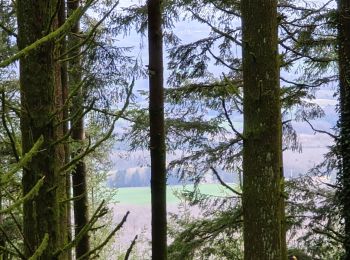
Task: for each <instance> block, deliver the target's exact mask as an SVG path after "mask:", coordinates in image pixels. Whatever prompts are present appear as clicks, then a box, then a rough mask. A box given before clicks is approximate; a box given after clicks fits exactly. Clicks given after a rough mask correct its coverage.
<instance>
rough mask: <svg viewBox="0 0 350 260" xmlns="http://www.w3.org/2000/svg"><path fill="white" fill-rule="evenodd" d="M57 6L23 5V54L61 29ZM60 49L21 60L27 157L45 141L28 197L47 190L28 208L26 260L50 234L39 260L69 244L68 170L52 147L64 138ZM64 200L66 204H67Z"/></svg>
mask: <svg viewBox="0 0 350 260" xmlns="http://www.w3.org/2000/svg"><path fill="white" fill-rule="evenodd" d="M57 6H58V5H57V1H54V0H51V1H47V0H18V1H17V21H18V47H19V49H23V48H24V47H26V46H28V45H30V44H31V43H33V42H35V41H36V40H38V39H40V38H42V37H43V36H45V35H47V34H48V33H50V32H52V31H54V30H55V29H56V28H57V25H58V20H57V12H56V11H57V10H56V9H57ZM57 50H58V47H57V45H56V44H55V42H54V41H50V42H47V43H45V44H43V45H41V46H39V47H37V48H36V49H35V50H33V51H32V52H30V53H29V54H28V55H26V56H24V57H22V58H21V59H20V89H21V111H22V113H21V133H22V150H23V153H26V152H28V151H29V150H30V149H31V148H32V146H33V145H34V143H35V142H36V141H37V140H38V139H39V138H40V137H41V136H42V137H43V138H44V143H43V145H42V147H41V150H40V151H39V152H38V153H37V154H36V155H34V157H33V158H32V160H31V161H30V162H29V163H28V165H27V166H26V167H25V168H24V169H23V178H22V186H23V193H24V194H26V193H28V192H29V191H30V190H31V189H32V188H33V187H34V185H35V184H36V183H37V182H38V180H39V179H41V178H43V177H44V184H43V186H42V187H41V188H40V189H39V192H38V196H36V197H34V198H33V199H32V200H28V201H25V202H24V205H23V233H24V240H25V242H24V243H25V244H28V245H29V246H30V249H29V248H27V247H25V255H26V257H29V256H31V254H32V253H33V252H34V251H35V250H36V249H37V248H38V246H39V245H40V244H41V242H42V240H43V238H44V236H45V234H48V235H49V240H48V245H47V247H46V249H45V250H44V251H43V253H42V255H41V256H40V259H52V258H51V256H52V253H53V252H54V251H55V250H57V249H58V248H60V247H62V246H63V244H64V243H65V241H66V237H65V236H66V229H63V225H61V223H62V221H65V220H64V219H61V218H60V217H61V212H62V211H61V208H60V206H61V205H60V203H59V199H61V198H62V195H64V194H63V193H62V191H63V190H65V187H62V183H63V180H62V179H63V177H62V176H61V175H60V173H59V169H60V168H61V166H62V164H63V158H62V155H63V153H62V145H61V144H59V145H53V143H55V142H56V141H57V140H59V139H60V138H61V137H62V131H61V129H59V128H58V127H56V126H57V125H58V122H59V121H60V120H62V117H61V113H57V111H58V110H59V109H60V108H61V107H60V106H61V104H62V97H60V96H58V95H60V92H61V90H60V89H59V88H61V79H60V70H59V69H58V68H59V66H58V64H57V62H56V61H55V60H56V57H55V55H56V54H57ZM63 199H64V198H63Z"/></svg>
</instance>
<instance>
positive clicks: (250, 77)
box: [242, 0, 287, 260]
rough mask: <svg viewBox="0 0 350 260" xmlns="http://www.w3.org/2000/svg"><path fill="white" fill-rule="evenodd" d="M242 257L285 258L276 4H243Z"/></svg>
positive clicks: (250, 0)
mask: <svg viewBox="0 0 350 260" xmlns="http://www.w3.org/2000/svg"><path fill="white" fill-rule="evenodd" d="M242 26H243V27H242V28H243V81H244V101H243V105H244V141H243V174H244V175H243V216H244V259H246V260H256V259H259V260H273V259H276V260H277V259H278V260H281V259H286V258H287V256H286V255H282V250H283V245H282V241H281V240H282V239H281V238H282V221H283V219H282V215H283V214H282V210H281V207H282V205H283V204H282V201H281V200H282V199H283V197H282V187H283V182H282V178H281V176H282V167H281V166H282V161H281V158H282V155H281V153H282V140H281V139H282V138H281V136H282V135H281V124H282V123H281V112H280V109H281V108H280V87H279V65H278V45H277V1H276V0H242Z"/></svg>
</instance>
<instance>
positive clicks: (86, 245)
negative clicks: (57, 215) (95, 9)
mask: <svg viewBox="0 0 350 260" xmlns="http://www.w3.org/2000/svg"><path fill="white" fill-rule="evenodd" d="M78 7H79V0H70V1H68V12H69V13H72V12H74V11H75V10H76V9H77V8H78ZM79 33H80V22H79V21H78V22H77V23H76V24H75V26H74V27H73V28H72V30H71V34H70V37H69V44H68V45H69V48H72V47H73V46H77V45H78V44H79V43H80V38H79V36H77V35H78V34H79ZM79 53H80V48H79V47H78V48H75V49H74V50H73V51H71V52H70V56H71V57H74V58H72V59H70V61H69V75H68V76H69V85H70V89H71V90H72V89H75V88H76V87H77V86H79V85H80V84H81V81H82V72H81V61H80V56H79ZM83 105H84V100H83V90H82V87H81V86H80V87H79V89H78V91H77V92H76V95H74V97H73V101H72V108H71V115H77V117H76V118H75V119H73V120H72V122H71V127H72V139H73V140H75V141H76V142H77V143H82V142H83V141H84V139H85V130H84V116H83V110H84V109H83ZM73 156H74V155H73ZM86 175H87V171H86V165H85V162H84V159H82V160H80V161H79V162H78V163H77V165H76V166H75V169H74V171H73V176H72V181H73V197H74V198H75V199H74V203H73V205H74V225H75V235H77V234H78V233H79V232H80V231H81V229H82V228H83V227H84V226H85V225H86V224H88V222H89V207H88V193H87V181H86V179H87V176H86ZM89 251H90V242H89V234H88V233H86V234H85V235H84V236H83V237H82V239H81V240H80V241H79V242H78V244H77V246H76V248H75V252H76V257H77V258H79V257H80V256H82V255H84V254H85V253H87V252H89Z"/></svg>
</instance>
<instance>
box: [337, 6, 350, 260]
mask: <svg viewBox="0 0 350 260" xmlns="http://www.w3.org/2000/svg"><path fill="white" fill-rule="evenodd" d="M338 10H339V24H338V41H339V42H338V48H339V50H338V51H339V93H340V97H339V98H340V119H339V127H340V138H339V140H338V147H339V156H340V169H339V171H340V172H339V176H338V180H339V183H340V186H341V188H340V190H339V198H340V201H341V204H342V214H343V218H344V224H345V239H344V248H345V252H346V256H345V258H344V259H350V142H349V140H350V0H339V1H338Z"/></svg>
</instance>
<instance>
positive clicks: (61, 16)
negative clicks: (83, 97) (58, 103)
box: [58, 0, 72, 260]
mask: <svg viewBox="0 0 350 260" xmlns="http://www.w3.org/2000/svg"><path fill="white" fill-rule="evenodd" d="M60 1H61V2H60V6H59V10H58V24H59V26H61V25H62V24H64V23H65V21H66V17H67V14H66V7H67V5H66V1H65V0H60ZM66 51H67V37H66V36H65V37H64V39H63V40H62V41H61V49H60V53H61V55H63V54H64V53H66ZM65 58H66V56H64V57H61V59H63V60H64V59H65ZM60 66H61V85H62V87H61V89H62V90H61V92H62V104H65V103H66V102H67V99H68V74H67V72H68V70H67V62H66V61H63V62H60ZM62 117H63V121H64V123H63V124H62V133H63V135H67V134H68V132H69V127H68V117H69V115H68V106H65V107H64V108H63V111H62ZM69 160H70V152H69V144H68V142H65V143H64V163H65V164H67V163H68V162H69ZM65 179H66V180H65V181H66V183H65V186H66V198H67V202H65V205H63V206H64V207H63V209H64V210H65V211H64V212H62V213H63V214H64V215H63V216H62V217H64V218H65V219H66V222H65V223H64V225H65V226H66V230H67V241H68V242H70V241H71V240H72V224H71V223H72V216H71V202H70V198H71V175H70V173H69V172H65ZM66 257H67V260H70V259H72V250H69V251H68V252H67V255H66Z"/></svg>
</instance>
